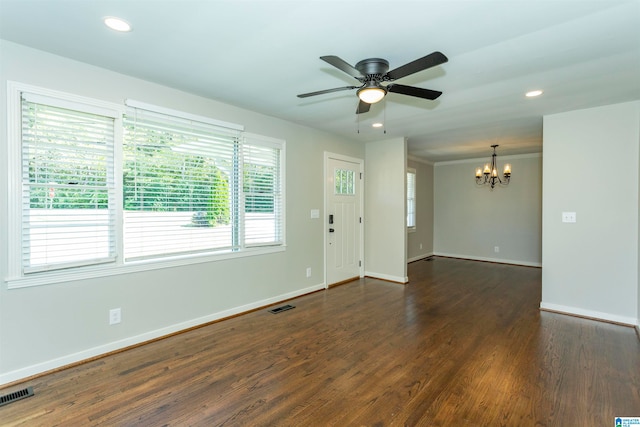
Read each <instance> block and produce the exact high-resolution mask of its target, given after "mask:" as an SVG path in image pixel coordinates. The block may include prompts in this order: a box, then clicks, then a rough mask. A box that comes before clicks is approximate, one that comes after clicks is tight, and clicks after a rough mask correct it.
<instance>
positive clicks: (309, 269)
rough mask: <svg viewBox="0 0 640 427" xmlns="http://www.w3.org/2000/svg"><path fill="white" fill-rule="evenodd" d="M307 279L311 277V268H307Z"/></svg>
mask: <svg viewBox="0 0 640 427" xmlns="http://www.w3.org/2000/svg"><path fill="white" fill-rule="evenodd" d="M307 277H311V267H307Z"/></svg>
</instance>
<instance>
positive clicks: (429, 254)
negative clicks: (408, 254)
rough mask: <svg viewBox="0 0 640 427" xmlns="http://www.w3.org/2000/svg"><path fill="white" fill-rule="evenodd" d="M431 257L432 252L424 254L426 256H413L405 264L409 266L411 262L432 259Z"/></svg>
mask: <svg viewBox="0 0 640 427" xmlns="http://www.w3.org/2000/svg"><path fill="white" fill-rule="evenodd" d="M432 256H433V252H429V253H426V254H422V255H418V256H414V257H412V258H409V259H408V260H407V264H409V263H411V262H415V261H420V260H421V259H425V258H429V257H432Z"/></svg>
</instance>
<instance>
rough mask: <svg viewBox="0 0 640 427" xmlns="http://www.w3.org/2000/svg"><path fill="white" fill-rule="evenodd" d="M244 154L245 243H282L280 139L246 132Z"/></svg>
mask: <svg viewBox="0 0 640 427" xmlns="http://www.w3.org/2000/svg"><path fill="white" fill-rule="evenodd" d="M243 158H244V163H243V178H242V182H243V195H244V223H245V232H244V241H245V245H246V246H248V247H250V246H264V245H277V244H282V243H283V227H284V223H283V220H284V217H283V206H282V202H283V197H282V180H281V178H280V177H281V168H282V165H281V163H282V159H281V143H280V142H278V141H271V140H268V139H266V138H264V137H258V136H255V135H247V136H246V138H245V143H244V146H243Z"/></svg>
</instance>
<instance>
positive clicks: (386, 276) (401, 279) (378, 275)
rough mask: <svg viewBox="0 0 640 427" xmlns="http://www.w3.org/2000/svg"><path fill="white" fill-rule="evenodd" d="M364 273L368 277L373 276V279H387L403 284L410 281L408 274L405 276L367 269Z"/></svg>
mask: <svg viewBox="0 0 640 427" xmlns="http://www.w3.org/2000/svg"><path fill="white" fill-rule="evenodd" d="M364 275H365V276H366V277H371V278H373V279H380V280H386V281H387V282H394V283H402V284H405V283H408V282H409V277H407V276H405V277H401V276H392V275H390V274H384V273H376V272H374V271H365V272H364Z"/></svg>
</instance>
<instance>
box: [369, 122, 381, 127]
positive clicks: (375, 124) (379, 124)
mask: <svg viewBox="0 0 640 427" xmlns="http://www.w3.org/2000/svg"><path fill="white" fill-rule="evenodd" d="M371 126H372V127H374V128H381V127H382V123H374V124H372V125H371Z"/></svg>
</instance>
